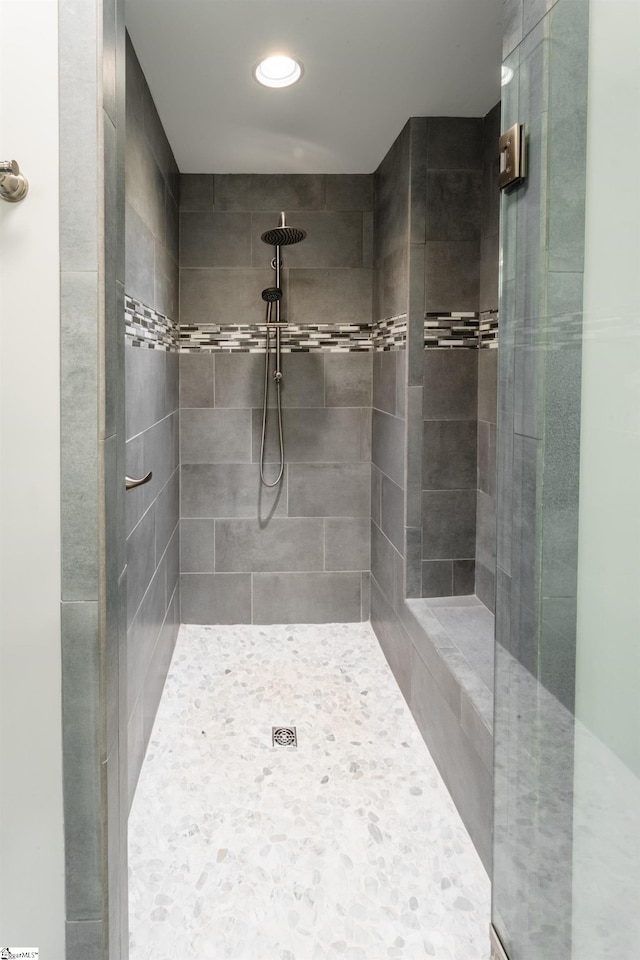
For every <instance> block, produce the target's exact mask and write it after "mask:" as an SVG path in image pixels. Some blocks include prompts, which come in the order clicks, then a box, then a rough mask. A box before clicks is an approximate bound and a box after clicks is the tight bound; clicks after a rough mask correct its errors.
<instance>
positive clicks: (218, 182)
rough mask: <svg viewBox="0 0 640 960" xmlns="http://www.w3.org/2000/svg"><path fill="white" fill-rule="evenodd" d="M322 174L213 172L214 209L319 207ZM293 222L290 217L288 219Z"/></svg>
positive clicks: (322, 183)
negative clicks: (214, 173)
mask: <svg viewBox="0 0 640 960" xmlns="http://www.w3.org/2000/svg"><path fill="white" fill-rule="evenodd" d="M324 199H325V184H324V176H322V175H321V174H318V175H313V174H312V175H309V174H307V175H304V174H216V175H215V176H214V204H215V209H216V210H278V211H280V210H285V211H286V212H287V213H289V211H294V210H322V209H324ZM291 222H292V223H293V220H292V221H291Z"/></svg>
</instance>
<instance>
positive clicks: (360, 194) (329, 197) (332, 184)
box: [325, 173, 373, 211]
mask: <svg viewBox="0 0 640 960" xmlns="http://www.w3.org/2000/svg"><path fill="white" fill-rule="evenodd" d="M325 185H326V196H325V206H326V209H327V210H363V211H367V210H373V174H371V173H355V174H339V175H332V174H327V175H326V176H325Z"/></svg>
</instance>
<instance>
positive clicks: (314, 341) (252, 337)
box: [180, 323, 373, 353]
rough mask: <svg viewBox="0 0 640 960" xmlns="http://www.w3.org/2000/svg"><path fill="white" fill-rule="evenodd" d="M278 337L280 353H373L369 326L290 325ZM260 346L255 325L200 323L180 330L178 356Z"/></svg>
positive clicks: (261, 333) (261, 338) (255, 349)
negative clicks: (179, 353)
mask: <svg viewBox="0 0 640 960" xmlns="http://www.w3.org/2000/svg"><path fill="white" fill-rule="evenodd" d="M281 337H282V352H283V353H320V352H327V353H359V352H362V351H367V350H373V342H372V336H371V324H369V323H339V324H336V323H305V324H297V323H290V324H289V325H288V326H287V327H283V328H282V333H281ZM272 339H274V338H273V337H272ZM264 346H265V332H264V328H262V327H260V326H258V325H257V324H248V323H225V324H222V323H220V324H217V323H203V324H198V325H193V326H191V325H186V324H182V325H181V327H180V352H181V353H198V352H200V351H202V352H204V353H215V352H218V353H257V352H259V351H262V350H264Z"/></svg>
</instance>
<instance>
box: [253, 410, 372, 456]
mask: <svg viewBox="0 0 640 960" xmlns="http://www.w3.org/2000/svg"><path fill="white" fill-rule="evenodd" d="M282 422H283V429H284V436H285V458H286V460H287V462H288V463H295V462H296V461H297V462H304V463H321V462H332V463H340V462H342V463H348V462H353V461H358V460H361V459H363V457H362V443H361V441H362V433H363V430H364V429H365V424H364V423H363V418H362V416H361V413H360V409H358V408H356V407H351V408H349V407H332V408H327V409H318V408H316V407H312V408H309V409H285V410H283V415H282ZM261 429H262V410H254V411H253V460H254V462H256V461H257V460H258V458H259V456H260V434H261ZM279 459H280V452H279V448H278V444H277V419H276V416H275V411H273V410H271V411H270V414H269V417H268V419H267V444H266V455H265V462H268V463H273V462H274V461H279Z"/></svg>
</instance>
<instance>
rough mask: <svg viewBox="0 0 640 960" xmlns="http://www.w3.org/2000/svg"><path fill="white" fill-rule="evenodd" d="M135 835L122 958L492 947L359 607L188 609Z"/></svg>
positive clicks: (387, 953)
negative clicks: (235, 622)
mask: <svg viewBox="0 0 640 960" xmlns="http://www.w3.org/2000/svg"><path fill="white" fill-rule="evenodd" d="M274 726H292V727H293V726H295V727H296V728H297V737H298V746H297V748H295V747H287V746H284V747H283V746H272V728H273V727H274ZM129 837H130V840H129V857H130V861H129V862H130V931H131V934H130V936H131V954H130V960H152V958H153V960H222V958H233V960H396V958H397V960H423V958H425V957H427V958H429V957H434V958H436V960H486V958H487V956H488V953H489V949H488V925H489V896H490V888H489V880H488V878H487V875H486V873H485V871H484V869H483V867H482V865H481V863H480V860H479V859H478V856H477V854H476V852H475V850H474V848H473V845H472V843H471V841H470V839H469V837H468V835H467V833H466V831H465V829H464V826H463V825H462V822H461V820H460V818H459V816H458V814H457V811H456V809H455V807H454V805H453V802H452V801H451V798H450V797H449V794H448V793H447V790H446V788H445V786H444V784H443V782H442V780H441V778H440V775H439V774H438V771H437V769H436V767H435V764H434V762H433V760H432V759H431V756H430V754H429V752H428V750H427V748H426V746H425V744H424V742H423V740H422V738H421V736H420V734H419V732H418V730H417V728H416V726H415V723H414V721H413V718H412V716H411V714H410V712H409V710H408V708H407V706H406V704H405V702H404V700H403V698H402V695H401V694H400V691H399V690H398V687H397V686H396V683H395V681H394V679H393V676H392V674H391V672H390V670H389V667H388V666H387V663H386V661H385V659H384V656H383V655H382V653H381V651H380V648H379V646H378V642H377V640H376V638H375V635H374V634H373V631H372V630H371V627H370V626H369V624H366V623H365V624H322V625H319V626H315V625H314V626H308V625H303V626H268V627H261V626H234V627H209V626H206V627H203V626H186V627H185V626H183V627H182V628H181V631H180V635H179V637H178V642H177V645H176V650H175V653H174V657H173V661H172V665H171V669H170V671H169V677H168V680H167V684H166V687H165V690H164V694H163V697H162V701H161V704H160V709H159V712H158V716H157V719H156V723H155V726H154V729H153V733H152V736H151V741H150V744H149V749H148V752H147V756H146V759H145V761H144V765H143V768H142V773H141V776H140V781H139V784H138V788H137V792H136V795H135V799H134V803H133V807H132V811H131V816H130V821H129Z"/></svg>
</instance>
